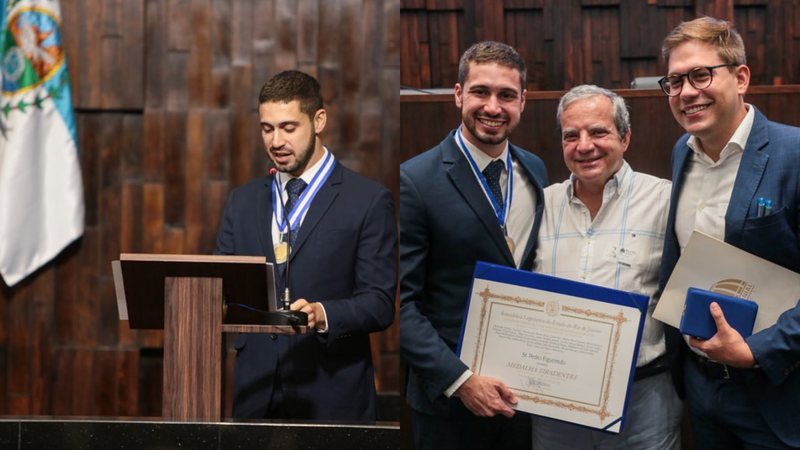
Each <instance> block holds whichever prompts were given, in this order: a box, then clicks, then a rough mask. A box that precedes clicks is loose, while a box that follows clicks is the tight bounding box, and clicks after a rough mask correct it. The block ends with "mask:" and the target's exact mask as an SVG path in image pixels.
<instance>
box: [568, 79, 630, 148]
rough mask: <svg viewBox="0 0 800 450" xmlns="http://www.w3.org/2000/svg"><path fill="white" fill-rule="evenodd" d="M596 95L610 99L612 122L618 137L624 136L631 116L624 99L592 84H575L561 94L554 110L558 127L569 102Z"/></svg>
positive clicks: (628, 129) (628, 128)
mask: <svg viewBox="0 0 800 450" xmlns="http://www.w3.org/2000/svg"><path fill="white" fill-rule="evenodd" d="M598 95H603V96H605V97H608V99H609V100H611V107H612V109H613V111H614V124H615V125H616V126H617V132H618V133H619V137H620V139H622V138H624V137H625V136H626V135H627V134H628V132H629V131H630V130H631V116H630V114H629V113H628V105H627V104H625V99H623V98H622V97H620V96H619V95H618V94H616V93H614V92H612V91H610V90H608V89H605V88H601V87H599V86H595V85H593V84H582V85H580V86H575V87H574V88H572V89H570V90H569V91H567V93H566V94H564V95H563V96H561V100H560V101H559V102H558V110H557V111H556V122H557V125H558V128H559V129H561V115H562V114H563V113H564V110H565V109H566V108H567V106H569V104H570V103H572V102H574V101H576V100H581V99H584V98H589V97H596V96H598Z"/></svg>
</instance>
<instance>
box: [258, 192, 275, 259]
mask: <svg viewBox="0 0 800 450" xmlns="http://www.w3.org/2000/svg"><path fill="white" fill-rule="evenodd" d="M257 216H258V219H257V220H258V243H259V244H261V247H262V248H263V251H264V253H263V254H264V255H266V256H267V260H268V261H275V250H274V249H273V247H272V177H266V178H265V179H264V189H261V190H260V191H259V192H258V208H257Z"/></svg>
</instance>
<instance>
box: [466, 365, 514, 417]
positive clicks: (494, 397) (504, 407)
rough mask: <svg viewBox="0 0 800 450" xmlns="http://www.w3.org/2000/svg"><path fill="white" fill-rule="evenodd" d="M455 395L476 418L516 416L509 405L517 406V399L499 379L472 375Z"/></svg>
mask: <svg viewBox="0 0 800 450" xmlns="http://www.w3.org/2000/svg"><path fill="white" fill-rule="evenodd" d="M455 393H456V395H458V396H459V397H460V398H461V401H462V402H463V403H464V406H466V407H467V409H469V410H470V411H472V413H473V414H475V415H476V416H480V417H494V416H496V415H497V414H502V415H504V416H506V417H512V416H513V415H514V410H513V409H511V407H510V406H509V405H516V404H517V397H516V396H515V395H514V393H513V392H511V390H510V389H508V387H507V386H506V385H505V384H504V383H503V382H502V381H500V380H498V379H495V378H490V377H482V376H480V375H476V374H472V375H471V376H470V377H469V378H467V381H465V382H464V384H462V385H461V386H459V388H458V389H456V392H455Z"/></svg>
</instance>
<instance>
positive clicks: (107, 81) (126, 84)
mask: <svg viewBox="0 0 800 450" xmlns="http://www.w3.org/2000/svg"><path fill="white" fill-rule="evenodd" d="M400 1H401V0H342V1H328V0H299V1H295V0H69V1H68V0H62V1H61V9H62V14H63V25H62V34H63V37H64V46H65V49H66V54H67V57H68V59H69V64H70V74H71V78H72V93H73V101H74V105H75V107H76V122H77V128H78V139H79V148H80V160H81V168H82V174H83V182H84V192H85V204H86V231H85V233H84V236H83V237H82V238H81V239H80V240H79V241H78V242H77V243H75V244H73V245H72V246H70V247H69V248H68V249H67V250H66V251H65V252H63V253H62V254H61V255H60V256H59V257H58V258H56V260H55V261H54V262H52V263H50V264H48V265H47V266H46V267H44V268H43V269H42V270H40V271H39V272H38V273H36V274H35V275H33V276H31V277H29V278H28V279H27V280H25V281H23V282H22V283H20V284H19V285H17V286H15V287H14V288H13V289H12V288H8V287H7V286H5V285H4V284H3V283H2V281H0V367H2V368H3V370H0V413H2V414H64V415H126V416H138V415H145V416H146V415H160V414H161V403H160V402H161V369H162V364H161V358H162V352H161V347H162V345H163V333H161V332H158V331H133V330H130V329H129V328H128V326H127V323H120V322H119V320H118V317H117V310H116V302H115V297H114V289H113V281H112V278H111V271H110V261H111V260H112V259H114V258H116V257H118V255H119V253H120V252H152V253H162V252H163V253H210V252H211V251H212V250H213V248H214V244H215V237H216V230H217V223H218V221H219V217H220V214H221V212H222V208H223V205H224V203H225V200H226V198H227V195H228V192H229V191H230V190H231V189H232V188H233V187H235V186H237V185H240V184H242V183H244V182H246V181H248V180H249V179H251V178H253V177H255V176H259V175H261V174H263V173H265V171H266V167H267V163H266V155H265V153H264V150H263V145H262V143H261V141H260V137H259V131H258V118H257V110H256V106H257V103H258V102H257V96H258V91H259V89H260V87H261V85H262V84H263V83H264V82H265V81H266V80H267V79H268V78H269V77H270V76H271V75H273V74H274V73H276V71H278V70H283V69H293V68H299V69H301V70H304V71H307V72H309V73H311V74H313V75H315V76H317V77H318V78H319V79H320V82H321V84H322V87H323V97H324V100H325V103H326V107H327V108H328V111H329V122H328V128H327V129H326V131H325V134H324V136H323V140H324V142H325V143H326V145H327V146H328V148H330V149H331V150H332V151H333V152H334V154H335V155H336V156H337V158H338V159H339V160H340V161H342V163H344V164H346V165H348V166H350V167H352V168H354V169H356V170H359V171H361V172H362V173H364V174H365V175H367V176H370V177H372V178H375V179H378V180H379V181H382V182H383V183H384V184H387V185H388V186H390V187H392V189H393V190H395V191H396V186H397V183H398V180H397V164H398V159H397V154H398V152H397V148H398V134H399V116H400V105H399V101H398V99H397V90H398V87H399V79H400V36H401V32H400V26H401V23H400V20H399V8H400ZM406 3H408V2H406ZM420 5H421V6H425V5H426V3H425V2H424V1H423V2H422V3H421V4H420ZM435 6H437V7H441V8H445V9H451V10H453V9H458V8H461V7H462V3H461V2H460V1H458V2H454V1H441V2H437V3H436V5H435ZM456 47H457V46H456ZM456 57H457V56H456ZM398 336H399V328H398V326H397V325H394V326H393V327H392V328H390V329H389V330H388V331H386V332H384V333H380V334H376V335H374V336H373V337H372V342H373V346H374V350H375V357H374V359H375V361H376V373H377V380H376V381H377V384H378V386H379V388H380V389H381V390H383V391H396V390H398V389H399V381H398V368H397V367H398V364H399V357H398V344H397V341H398ZM227 367H228V371H227V376H228V378H227V382H228V383H230V381H231V380H230V373H229V372H230V369H231V368H232V358H228V361H227ZM229 389H230V386H225V388H224V389H223V392H225V393H226V395H225V397H226V398H227V401H228V404H227V406H226V411H227V412H228V413H230V390H229Z"/></svg>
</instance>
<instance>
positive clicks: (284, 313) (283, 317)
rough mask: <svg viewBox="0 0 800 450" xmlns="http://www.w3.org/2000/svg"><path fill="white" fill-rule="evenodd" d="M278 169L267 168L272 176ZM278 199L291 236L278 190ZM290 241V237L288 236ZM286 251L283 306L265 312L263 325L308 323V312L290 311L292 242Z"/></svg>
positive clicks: (287, 244) (284, 206) (299, 324)
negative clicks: (276, 309)
mask: <svg viewBox="0 0 800 450" xmlns="http://www.w3.org/2000/svg"><path fill="white" fill-rule="evenodd" d="M277 173H278V170H277V169H275V168H274V167H273V168H271V169H269V174H270V175H272V176H273V177H275V176H277ZM278 199H279V200H280V202H281V209H282V210H283V220H284V223H285V224H286V228H287V231H288V232H287V235H289V236H291V233H292V226H291V224H290V223H289V211H286V204H285V203H284V202H283V192H280V193H279V195H278ZM289 240H290V241H291V238H289ZM286 247H287V251H286V262H285V263H284V264H286V267H284V275H285V276H284V280H283V283H284V286H283V288H284V289H283V295H282V300H283V308H282V309H281V310H279V311H272V312H269V313H267V314H266V316H265V317H264V322H265V323H264V324H265V325H291V326H296V327H299V326H307V325H308V314H306V313H304V312H302V311H292V310H291V309H290V305H291V303H292V298H291V294H290V292H289V259H291V256H292V244H291V242H287V243H286Z"/></svg>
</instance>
